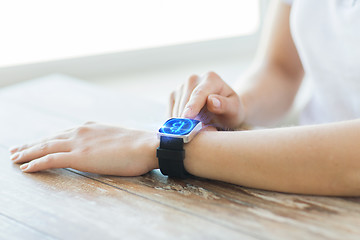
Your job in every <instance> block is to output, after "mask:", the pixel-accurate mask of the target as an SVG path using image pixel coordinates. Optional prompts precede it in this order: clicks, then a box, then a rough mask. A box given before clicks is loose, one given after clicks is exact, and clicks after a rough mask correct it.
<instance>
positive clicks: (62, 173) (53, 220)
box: [0, 76, 360, 239]
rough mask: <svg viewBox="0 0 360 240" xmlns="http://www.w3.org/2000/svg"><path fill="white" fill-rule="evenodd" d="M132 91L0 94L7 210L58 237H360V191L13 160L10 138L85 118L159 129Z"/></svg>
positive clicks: (153, 110) (70, 84) (156, 111)
mask: <svg viewBox="0 0 360 240" xmlns="http://www.w3.org/2000/svg"><path fill="white" fill-rule="evenodd" d="M128 98H129V96H116V94H114V93H109V92H106V91H103V90H99V89H97V88H96V87H93V86H91V85H88V84H84V83H82V82H79V81H76V80H72V79H70V78H63V77H61V76H55V77H51V78H45V79H40V80H37V81H34V82H29V83H27V84H25V85H19V86H16V87H12V88H8V89H4V90H2V91H0V109H1V112H2V113H6V114H2V116H1V119H0V123H1V125H0V136H1V137H0V146H2V149H3V150H0V157H1V158H0V169H1V172H2V174H1V176H0V188H1V189H2V190H1V191H2V192H1V191H0V193H1V195H0V196H1V198H0V214H3V216H9V217H10V218H11V221H16V222H17V223H18V224H20V225H21V224H23V223H25V222H27V223H28V221H27V220H28V219H30V220H31V221H30V225H26V226H31V228H33V229H34V231H35V232H34V234H35V233H36V234H45V236H47V237H49V236H50V237H59V238H68V237H69V236H70V235H71V236H77V237H82V238H83V237H84V236H86V237H91V236H92V237H94V236H100V235H102V236H106V237H108V238H117V237H119V233H121V234H123V235H121V236H132V237H136V238H140V239H142V238H145V236H152V237H157V238H169V237H170V236H177V237H180V238H184V239H188V238H192V239H198V238H200V239H202V238H206V239H207V238H210V239H217V238H227V239H228V238H229V239H240V238H241V239H242V238H250V239H254V238H255V239H280V238H284V239H345V238H346V239H358V238H359V236H360V205H359V203H360V198H336V197H316V196H303V195H294V194H284V193H276V192H267V191H261V190H256V189H249V188H244V187H241V186H236V185H232V184H227V183H222V182H217V181H210V180H205V179H199V178H191V179H187V180H172V179H168V178H166V177H164V176H162V175H161V174H160V173H159V171H157V170H156V171H152V172H150V173H148V174H146V175H144V176H141V177H134V178H129V177H114V176H100V175H96V174H89V173H83V172H79V171H75V170H72V169H59V170H51V171H45V172H42V173H38V174H22V173H21V172H20V171H19V170H18V168H17V166H16V165H12V164H11V163H10V161H9V160H8V159H7V158H8V156H7V153H6V151H5V149H6V148H7V147H9V146H10V145H13V144H18V143H23V142H27V141H31V140H34V139H38V138H41V137H44V136H47V135H49V134H52V133H54V132H55V131H58V130H60V129H65V128H69V127H71V126H73V125H74V124H79V123H82V122H85V121H87V120H99V121H106V122H111V123H121V124H124V125H126V124H127V123H128V124H129V125H131V126H132V127H139V128H143V129H148V130H152V129H156V127H157V126H158V125H159V124H160V123H161V121H162V117H161V116H162V115H163V112H162V111H163V110H162V108H161V107H153V106H152V105H154V106H155V105H156V104H154V103H151V102H149V101H145V102H144V101H143V100H141V99H134V100H133V101H131V103H132V104H131V105H129V104H124V102H126V99H128ZM64 99H66V100H64ZM110 102H111V105H109V103H110ZM104 106H106V107H105V108H104ZM115 107H116V109H117V111H114V108H115ZM124 113H126V114H124ZM152 115H156V116H152ZM24 116H26V117H24ZM134 119H135V120H136V121H134ZM155 125H156V126H155ZM0 149H1V147H0ZM3 196H6V197H7V198H8V200H6V198H4V197H3ZM4 206H5V207H4ZM0 216H1V215H0ZM152 218H154V219H152ZM2 219H3V220H0V221H4V222H5V223H7V224H10V222H11V221H10V220H7V218H6V217H5V218H2ZM49 219H50V220H49ZM114 224H115V226H116V227H115V228H114ZM163 225H164V226H165V228H164V226H163ZM56 226H61V229H59V227H56ZM175 226H176V227H175ZM86 227H87V228H88V230H86ZM64 229H66V230H67V231H66V232H67V233H64ZM184 229H186V231H184ZM5 232H6V231H5ZM8 232H9V234H10V231H8ZM174 234H175V235H174Z"/></svg>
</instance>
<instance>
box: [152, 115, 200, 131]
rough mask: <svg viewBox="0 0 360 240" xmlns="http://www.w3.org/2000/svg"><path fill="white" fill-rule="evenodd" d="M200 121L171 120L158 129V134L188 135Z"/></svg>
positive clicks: (186, 119)
mask: <svg viewBox="0 0 360 240" xmlns="http://www.w3.org/2000/svg"><path fill="white" fill-rule="evenodd" d="M199 123H200V121H198V120H194V119H188V118H171V119H169V120H167V121H166V122H165V123H164V125H163V126H162V127H161V128H160V129H159V132H161V133H166V134H173V135H186V134H188V133H190V132H191V131H192V130H193V129H194V128H195V126H196V125H197V124H199Z"/></svg>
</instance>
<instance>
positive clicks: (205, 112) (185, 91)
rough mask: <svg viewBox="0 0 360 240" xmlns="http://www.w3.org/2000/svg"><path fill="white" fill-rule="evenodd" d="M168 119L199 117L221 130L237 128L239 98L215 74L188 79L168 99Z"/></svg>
mask: <svg viewBox="0 0 360 240" xmlns="http://www.w3.org/2000/svg"><path fill="white" fill-rule="evenodd" d="M169 115H170V116H171V117H186V118H198V119H199V120H201V121H202V122H204V123H205V124H210V125H213V126H215V127H220V128H236V127H238V126H240V125H241V123H242V122H243V121H244V118H245V113H244V106H243V103H242V101H241V100H240V97H239V95H238V94H237V93H236V92H235V91H234V90H233V89H232V88H231V87H230V86H228V85H227V84H226V83H225V82H224V81H223V80H222V79H221V78H220V77H219V76H218V75H217V74H216V73H213V72H209V73H208V74H206V75H205V76H203V77H201V78H199V77H198V76H196V75H193V76H191V77H190V78H189V79H188V81H187V82H186V83H185V84H183V85H181V86H180V88H179V89H178V90H177V91H174V92H173V93H172V94H171V96H170V110H169Z"/></svg>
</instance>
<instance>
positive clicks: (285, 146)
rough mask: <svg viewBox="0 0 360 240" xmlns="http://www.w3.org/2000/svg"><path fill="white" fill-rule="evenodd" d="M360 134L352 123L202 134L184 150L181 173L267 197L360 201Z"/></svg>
mask: <svg viewBox="0 0 360 240" xmlns="http://www.w3.org/2000/svg"><path fill="white" fill-rule="evenodd" d="M359 129H360V120H352V121H344V122H338V123H329V124H323V125H313V126H301V127H288V128H275V129H265V130H253V131H237V132H211V131H209V132H202V133H201V134H199V135H198V136H197V137H196V138H195V139H194V140H193V141H192V142H191V143H190V144H188V145H187V146H186V158H185V168H186V169H187V171H189V172H190V173H191V174H194V175H196V176H199V177H204V178H209V179H216V180H220V181H224V182H230V183H234V184H238V185H243V186H248V187H254V188H260V189H266V190H272V191H279V192H291V193H301V194H315V195H343V196H351V195H352V196H354V195H360V187H359V186H360V161H359V159H360V148H359V146H358V145H359V142H360V130H359ZM220 166H221V167H220Z"/></svg>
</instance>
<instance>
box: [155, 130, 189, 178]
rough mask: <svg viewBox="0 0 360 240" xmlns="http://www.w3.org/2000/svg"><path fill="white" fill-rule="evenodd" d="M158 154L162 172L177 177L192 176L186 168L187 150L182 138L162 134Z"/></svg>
mask: <svg viewBox="0 0 360 240" xmlns="http://www.w3.org/2000/svg"><path fill="white" fill-rule="evenodd" d="M156 156H157V158H158V159H159V168H160V171H161V173H162V174H164V175H167V176H169V177H177V178H186V177H188V176H190V174H189V173H188V172H187V171H186V170H185V168H184V158H185V151H184V140H183V139H182V138H173V137H166V136H160V147H158V148H157V151H156Z"/></svg>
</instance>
